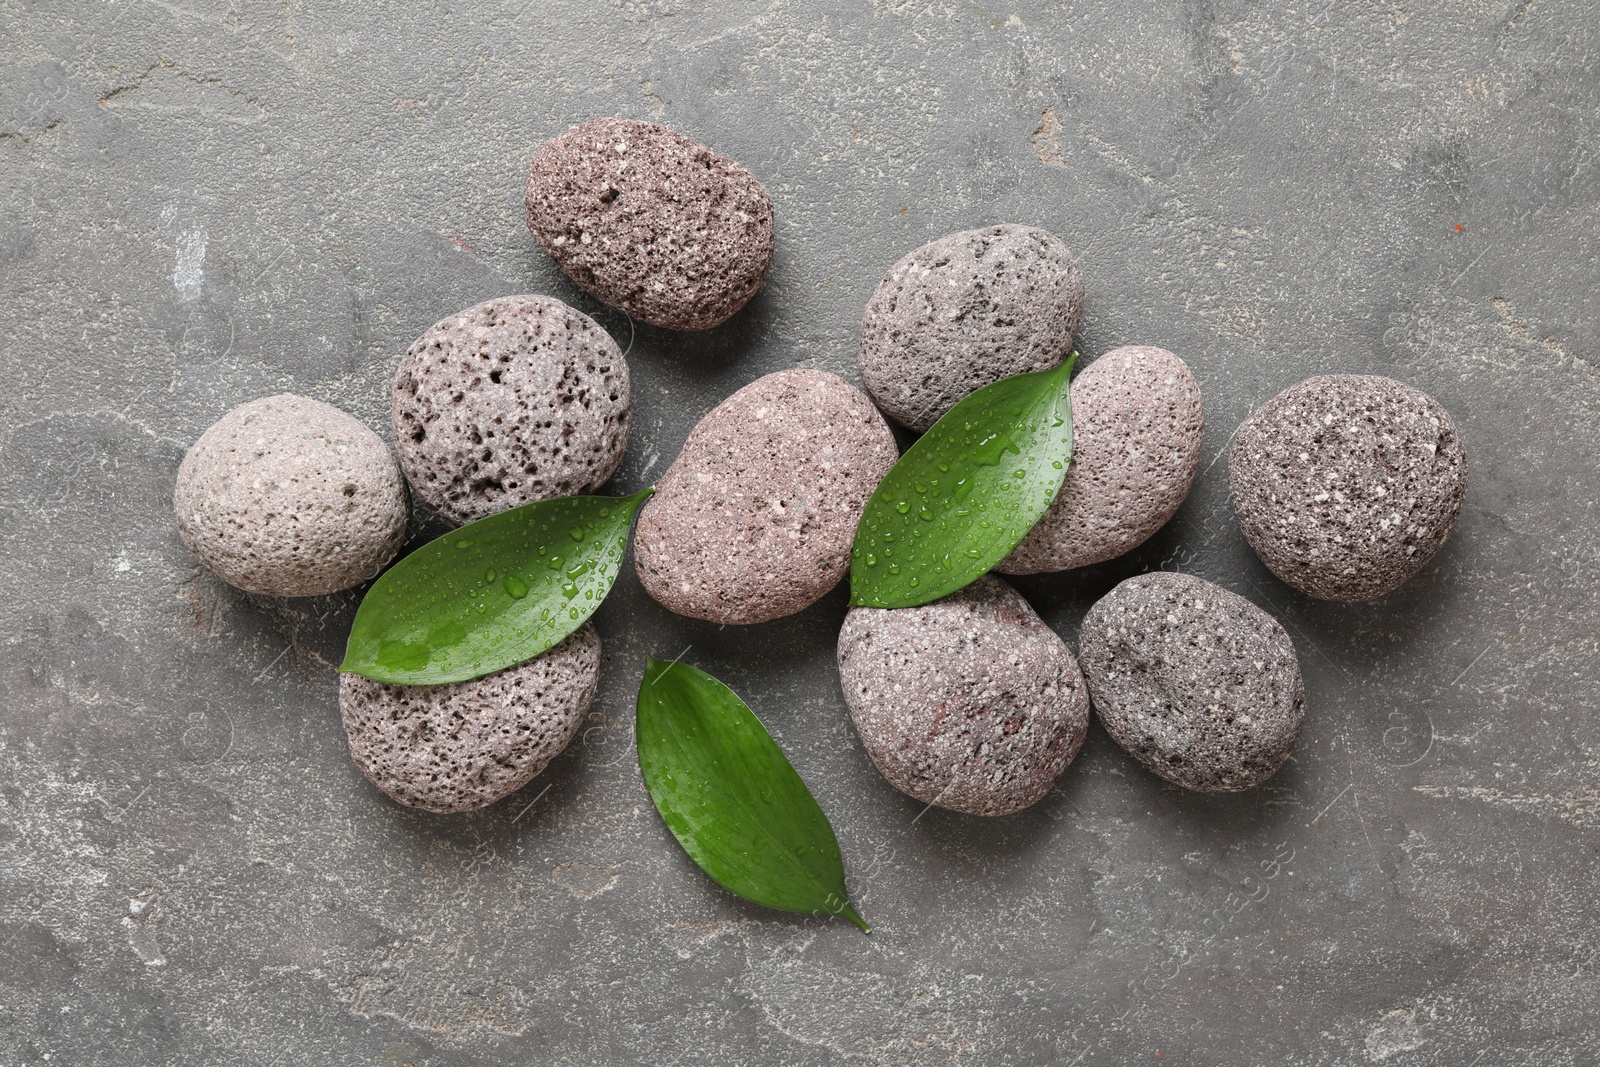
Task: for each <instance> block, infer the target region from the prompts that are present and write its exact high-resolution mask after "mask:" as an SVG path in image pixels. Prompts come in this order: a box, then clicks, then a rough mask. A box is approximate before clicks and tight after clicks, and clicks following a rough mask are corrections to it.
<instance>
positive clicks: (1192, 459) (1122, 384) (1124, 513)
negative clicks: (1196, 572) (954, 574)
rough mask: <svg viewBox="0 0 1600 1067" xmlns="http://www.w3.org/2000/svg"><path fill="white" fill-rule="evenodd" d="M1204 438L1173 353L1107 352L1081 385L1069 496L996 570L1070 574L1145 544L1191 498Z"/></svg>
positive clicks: (1076, 392)
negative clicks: (1079, 568)
mask: <svg viewBox="0 0 1600 1067" xmlns="http://www.w3.org/2000/svg"><path fill="white" fill-rule="evenodd" d="M1205 433H1206V424H1205V414H1204V412H1203V411H1202V409H1201V405H1200V386H1199V384H1198V383H1197V382H1196V381H1195V380H1194V375H1193V374H1191V373H1190V372H1189V366H1188V364H1186V363H1184V361H1183V360H1181V359H1179V358H1178V357H1177V356H1175V355H1173V354H1172V353H1171V352H1168V351H1167V350H1166V349H1164V348H1149V347H1146V346H1143V345H1129V346H1127V347H1124V348H1117V349H1113V350H1112V351H1110V352H1107V353H1106V354H1105V355H1103V356H1101V357H1100V358H1099V359H1097V360H1095V361H1094V362H1093V363H1091V364H1090V365H1089V366H1088V367H1087V368H1085V369H1084V370H1083V371H1082V372H1080V373H1079V374H1078V376H1077V377H1076V378H1075V379H1073V382H1072V463H1071V464H1070V465H1069V466H1068V467H1067V477H1066V481H1065V482H1063V483H1062V486H1061V491H1060V492H1059V493H1058V494H1057V495H1056V499H1055V501H1054V502H1053V503H1052V504H1051V505H1050V509H1049V510H1048V511H1046V512H1045V513H1044V516H1043V517H1042V518H1041V519H1040V520H1039V521H1038V522H1037V523H1036V524H1034V527H1033V529H1032V530H1030V531H1029V532H1028V535H1027V536H1026V537H1024V538H1023V539H1022V541H1021V542H1020V543H1019V544H1018V545H1017V547H1016V548H1014V549H1012V550H1011V555H1009V556H1007V557H1006V558H1005V559H1004V560H1002V561H1001V563H1000V565H999V566H998V567H996V568H995V569H996V570H998V571H1000V572H1001V573H1003V574H1035V573H1038V572H1040V571H1064V570H1070V569H1071V568H1073V567H1087V566H1089V565H1090V564H1091V563H1100V562H1102V561H1104V560H1108V559H1114V558H1115V557H1117V556H1120V555H1122V554H1123V553H1124V552H1131V551H1133V550H1134V549H1135V548H1138V547H1139V546H1140V545H1142V544H1144V543H1145V541H1147V540H1149V539H1150V537H1151V535H1153V534H1154V533H1155V532H1156V531H1157V530H1159V529H1161V527H1163V526H1165V525H1166V523H1167V520H1169V519H1171V518H1172V516H1173V515H1174V514H1176V513H1177V511H1178V508H1179V506H1181V505H1182V504H1183V502H1184V500H1185V499H1186V498H1187V497H1188V495H1189V489H1190V487H1191V486H1193V485H1194V477H1195V474H1196V473H1197V472H1198V471H1199V470H1200V448H1201V445H1202V444H1203V443H1204V440H1205Z"/></svg>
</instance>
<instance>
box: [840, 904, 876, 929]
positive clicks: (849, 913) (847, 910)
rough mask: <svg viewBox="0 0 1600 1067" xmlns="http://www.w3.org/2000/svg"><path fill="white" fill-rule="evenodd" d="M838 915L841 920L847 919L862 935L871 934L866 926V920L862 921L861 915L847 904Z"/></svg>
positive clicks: (869, 927)
mask: <svg viewBox="0 0 1600 1067" xmlns="http://www.w3.org/2000/svg"><path fill="white" fill-rule="evenodd" d="M839 915H840V916H841V917H842V918H846V919H849V920H850V921H851V922H853V923H855V924H856V927H857V928H858V929H859V930H860V931H861V932H862V933H864V934H870V933H872V927H871V926H869V925H868V924H867V920H865V919H863V918H862V917H861V914H860V913H859V912H857V911H856V909H855V908H852V907H851V906H850V905H849V904H846V905H845V906H844V907H843V908H842V909H840V911H839Z"/></svg>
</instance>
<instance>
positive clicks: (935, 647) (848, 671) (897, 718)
mask: <svg viewBox="0 0 1600 1067" xmlns="http://www.w3.org/2000/svg"><path fill="white" fill-rule="evenodd" d="M839 679H840V682H841V683H842V685H843V686H844V699H845V703H846V704H847V705H849V708H850V717H851V718H852V719H853V720H854V721H855V727H856V733H857V734H858V735H859V736H860V738H861V744H862V746H863V747H864V748H866V750H867V755H868V756H869V757H870V758H871V759H872V763H873V765H874V766H875V767H877V768H878V771H879V773H881V774H882V775H883V776H884V778H885V779H887V780H888V782H889V784H890V785H892V786H894V787H895V788H896V789H898V790H900V791H901V792H902V793H905V794H906V795H907V796H911V797H915V798H916V799H917V800H920V801H922V802H923V803H925V804H933V805H936V806H938V807H941V808H948V809H949V810H951V811H960V812H966V813H967V814H969V815H1009V814H1011V813H1012V812H1017V811H1021V810H1022V809H1023V808H1026V807H1028V806H1030V805H1032V804H1034V803H1036V802H1038V801H1039V800H1040V799H1041V798H1042V797H1043V796H1044V795H1045V794H1046V793H1048V792H1049V791H1050V788H1051V787H1052V786H1053V785H1055V783H1056V779H1057V778H1059V777H1061V772H1062V771H1064V770H1066V768H1067V764H1069V763H1071V762H1072V760H1073V757H1074V756H1076V755H1077V754H1078V750H1079V749H1080V748H1082V747H1083V738H1084V734H1085V732H1086V731H1087V730H1088V728H1089V698H1088V694H1087V690H1086V688H1085V686H1084V684H1083V675H1082V674H1081V673H1079V671H1078V664H1077V661H1076V660H1074V659H1073V658H1072V651H1071V650H1070V649H1068V648H1067V645H1066V642H1064V641H1062V640H1061V638H1060V637H1058V636H1057V635H1056V632H1055V631H1054V630H1052V629H1050V627H1049V626H1047V625H1045V623H1044V622H1043V621H1042V620H1041V619H1040V618H1039V616H1038V615H1036V614H1034V611H1033V608H1032V607H1030V606H1029V604H1028V602H1027V601H1026V600H1024V599H1022V597H1021V596H1020V595H1018V593H1017V592H1016V590H1014V589H1012V588H1011V587H1010V586H1009V585H1007V584H1006V583H1005V582H1002V581H1001V580H1000V579H998V578H994V577H990V576H987V575H986V576H985V577H982V578H979V579H978V580H977V581H976V582H974V583H973V584H971V585H969V586H967V587H966V588H965V589H962V590H961V591H960V592H957V593H952V594H951V595H950V596H947V597H945V598H944V599H942V600H936V601H934V602H933V603H932V604H925V605H923V606H922V607H918V608H894V609H884V608H852V609H851V611H850V614H849V615H847V616H846V617H845V621H844V627H843V629H841V630H840V631H839Z"/></svg>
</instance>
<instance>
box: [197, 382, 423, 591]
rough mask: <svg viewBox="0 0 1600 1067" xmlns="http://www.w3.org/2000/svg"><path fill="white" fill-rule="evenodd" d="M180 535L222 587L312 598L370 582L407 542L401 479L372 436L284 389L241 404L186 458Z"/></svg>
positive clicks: (385, 447)
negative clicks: (224, 584)
mask: <svg viewBox="0 0 1600 1067" xmlns="http://www.w3.org/2000/svg"><path fill="white" fill-rule="evenodd" d="M173 503H174V505H175V506H176V509H177V513H178V532H179V534H181V535H182V537H183V543H184V544H186V545H188V546H189V550H190V551H192V552H193V553H194V554H195V555H196V556H197V557H199V559H200V562H202V563H204V564H205V565H206V566H207V567H210V568H211V569H212V570H213V571H215V572H216V573H217V575H218V576H219V577H220V578H221V579H222V580H223V581H225V582H227V583H228V584H229V585H233V586H237V587H238V588H240V589H244V590H246V591H248V592H251V593H264V594H266V595H268V596H317V595H320V594H323V593H334V592H337V591H339V590H341V589H348V588H350V587H351V586H353V585H359V584H361V583H362V582H364V581H366V580H367V579H368V578H372V577H374V576H375V575H377V573H378V572H379V571H380V570H382V569H383V566H384V564H386V563H388V562H389V561H390V560H391V559H393V558H394V556H395V553H397V552H399V551H400V546H401V545H402V544H404V543H405V537H406V522H407V520H408V518H409V517H410V501H409V499H408V498H407V496H406V485H405V480H404V479H403V478H402V477H401V475H400V468H399V466H398V465H397V464H396V463H395V459H394V454H393V453H392V452H390V451H389V446H388V445H385V444H384V443H383V441H382V439H380V438H379V437H378V435H377V434H375V433H373V432H372V431H371V430H369V429H367V428H366V426H364V425H362V424H361V423H360V422H359V421H357V420H356V419H354V418H352V417H351V416H349V415H347V414H345V413H344V412H342V411H340V410H339V409H338V408H336V407H332V406H330V405H328V404H324V403H322V402H320V401H317V400H310V399H307V398H306V397H303V396H294V395H292V394H289V393H284V394H282V395H279V396H269V397H263V398H262V399H260V400H252V401H250V402H249V403H247V404H241V405H239V406H238V407H236V408H234V409H233V410H232V411H230V412H228V413H227V414H226V415H224V416H223V417H222V418H220V419H218V420H217V422H216V423H215V424H213V425H212V426H211V428H210V429H208V430H206V432H205V433H203V434H201V435H200V439H199V440H198V441H196V442H195V443H194V445H193V446H192V447H191V448H190V449H189V451H188V454H187V455H185V456H184V457H183V464H182V465H181V466H180V467H179V468H178V483H177V489H176V491H175V492H174V494H173Z"/></svg>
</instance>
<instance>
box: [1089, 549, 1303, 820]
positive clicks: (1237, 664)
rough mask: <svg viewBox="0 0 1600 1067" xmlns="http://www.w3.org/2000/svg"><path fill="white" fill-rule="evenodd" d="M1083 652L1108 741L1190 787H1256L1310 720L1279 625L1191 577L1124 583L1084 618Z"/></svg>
mask: <svg viewBox="0 0 1600 1067" xmlns="http://www.w3.org/2000/svg"><path fill="white" fill-rule="evenodd" d="M1078 654H1079V657H1080V661H1081V662H1082V664H1083V676H1084V679H1085V680H1086V681H1087V682H1088V684H1089V699H1090V701H1091V702H1092V703H1093V705H1094V712H1095V714H1096V715H1097V716H1098V717H1099V719H1100V724H1101V725H1102V726H1104V727H1105V729H1106V733H1108V734H1110V735H1111V737H1112V739H1113V740H1114V741H1116V742H1117V744H1119V745H1121V746H1122V747H1123V748H1125V749H1127V751H1128V753H1129V754H1130V755H1132V756H1133V757H1134V758H1135V759H1137V760H1138V761H1139V762H1140V763H1142V764H1144V765H1145V766H1146V767H1148V768H1149V769H1150V770H1151V771H1154V772H1155V773H1156V774H1158V775H1160V776H1161V777H1162V778H1165V779H1166V780H1167V781H1169V782H1172V783H1174V784H1176V785H1181V786H1183V787H1184V788H1185V789H1193V790H1196V791H1198V792H1202V793H1236V792H1240V791H1242V790H1245V789H1250V788H1253V787H1254V786H1257V785H1260V784H1261V783H1262V782H1264V781H1266V780H1267V779H1268V778H1271V777H1272V776H1273V775H1274V774H1276V773H1277V771H1278V768H1279V767H1281V766H1283V761H1284V760H1286V759H1288V758H1289V752H1290V750H1291V749H1293V748H1294V743H1295V740H1296V739H1297V738H1298V737H1299V736H1300V727H1301V724H1302V723H1303V722H1304V721H1305V714H1306V689H1305V684H1304V683H1303V682H1302V681H1301V678H1300V660H1299V658H1298V657H1297V656H1296V655H1295V651H1294V645H1293V644H1292V643H1291V642H1290V641H1289V635H1288V634H1286V633H1285V632H1284V630H1283V627H1282V626H1281V625H1279V624H1278V620H1276V619H1274V618H1273V617H1272V616H1270V615H1268V614H1267V613H1266V612H1264V611H1262V610H1261V609H1260V608H1258V607H1256V606H1255V605H1254V604H1252V603H1250V602H1249V601H1248V600H1246V599H1244V597H1241V596H1239V595H1237V594H1235V593H1230V592H1228V590H1226V589H1223V588H1222V587H1221V586H1217V585H1213V584H1212V583H1210V582H1208V581H1205V580H1204V579H1202V578H1196V577H1194V576H1193V575H1188V574H1178V573H1174V572H1170V571H1151V572H1150V573H1148V574H1141V575H1139V576H1138V577H1136V578H1129V579H1128V580H1127V581H1125V582H1123V583H1122V584H1121V585H1118V586H1117V587H1116V588H1115V589H1113V590H1111V592H1109V593H1107V594H1106V595H1105V596H1104V597H1101V598H1100V600H1099V601H1098V602H1096V603H1095V605H1094V606H1093V607H1091V608H1090V609H1089V613H1088V614H1087V615H1086V616H1084V620H1083V627H1082V629H1081V630H1080V631H1079V633H1078Z"/></svg>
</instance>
